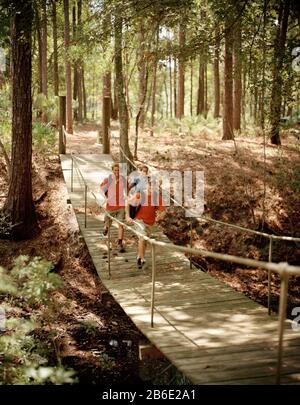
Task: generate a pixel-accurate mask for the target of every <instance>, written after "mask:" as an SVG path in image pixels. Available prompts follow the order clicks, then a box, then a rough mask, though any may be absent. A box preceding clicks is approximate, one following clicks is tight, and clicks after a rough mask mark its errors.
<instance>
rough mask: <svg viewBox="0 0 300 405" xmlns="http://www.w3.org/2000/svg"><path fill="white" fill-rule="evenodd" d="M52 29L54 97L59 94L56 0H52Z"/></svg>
mask: <svg viewBox="0 0 300 405" xmlns="http://www.w3.org/2000/svg"><path fill="white" fill-rule="evenodd" d="M52 28H53V85H54V95H55V96H58V93H59V76H58V52H57V16H56V0H52Z"/></svg>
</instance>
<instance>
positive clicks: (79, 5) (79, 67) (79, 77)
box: [77, 0, 83, 122]
mask: <svg viewBox="0 0 300 405" xmlns="http://www.w3.org/2000/svg"><path fill="white" fill-rule="evenodd" d="M77 13H78V14H77V21H78V27H77V31H78V34H80V33H81V14H82V0H78V1H77ZM77 85H78V89H77V95H78V117H77V118H78V121H79V122H82V118H83V92H82V60H81V59H79V60H78V62H77Z"/></svg>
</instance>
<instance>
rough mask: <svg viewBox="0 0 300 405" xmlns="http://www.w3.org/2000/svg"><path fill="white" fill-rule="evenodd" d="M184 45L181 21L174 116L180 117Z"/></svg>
mask: <svg viewBox="0 0 300 405" xmlns="http://www.w3.org/2000/svg"><path fill="white" fill-rule="evenodd" d="M184 46H185V31H184V25H183V21H181V22H180V24H179V48H180V55H179V59H178V99H177V109H176V111H177V114H176V117H177V118H179V119H181V118H182V117H183V116H184V78H185V66H184Z"/></svg>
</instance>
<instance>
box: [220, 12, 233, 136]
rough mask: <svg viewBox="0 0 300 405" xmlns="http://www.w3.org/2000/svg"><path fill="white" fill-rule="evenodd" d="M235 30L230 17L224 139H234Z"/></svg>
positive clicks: (226, 46)
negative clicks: (233, 58) (233, 69)
mask: <svg viewBox="0 0 300 405" xmlns="http://www.w3.org/2000/svg"><path fill="white" fill-rule="evenodd" d="M232 50H233V30H232V25H231V24H230V19H229V17H227V18H226V20H225V64H224V87H225V95H224V107H223V111H224V116H223V138H222V139H223V140H228V139H234V133H233V75H232V67H233V60H232Z"/></svg>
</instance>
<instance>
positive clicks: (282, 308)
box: [276, 273, 289, 384]
mask: <svg viewBox="0 0 300 405" xmlns="http://www.w3.org/2000/svg"><path fill="white" fill-rule="evenodd" d="M280 276H281V284H280V303H279V326H278V335H279V336H278V354H277V370H276V384H280V374H281V368H282V354H283V334H284V323H285V319H286V305H287V293H288V282H289V275H288V274H287V273H283V274H281V275H280Z"/></svg>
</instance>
